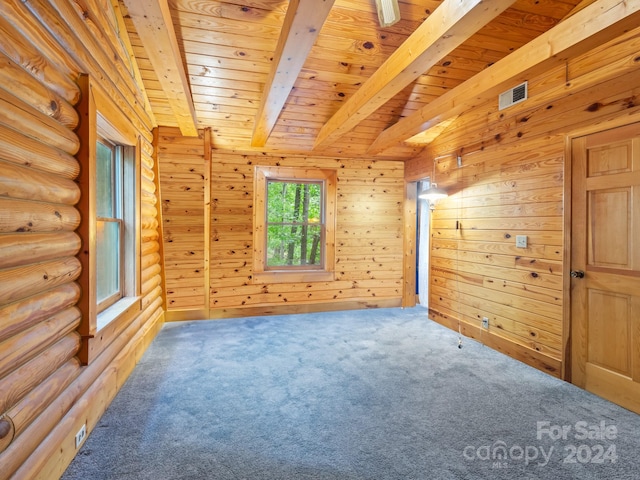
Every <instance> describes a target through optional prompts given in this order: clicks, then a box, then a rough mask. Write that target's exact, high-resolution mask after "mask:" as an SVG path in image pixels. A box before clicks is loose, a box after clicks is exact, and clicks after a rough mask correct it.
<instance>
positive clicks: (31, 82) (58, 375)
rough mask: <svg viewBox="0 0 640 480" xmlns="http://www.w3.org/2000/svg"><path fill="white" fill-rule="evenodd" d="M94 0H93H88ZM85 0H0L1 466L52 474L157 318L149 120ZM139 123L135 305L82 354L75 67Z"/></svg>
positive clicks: (91, 1)
mask: <svg viewBox="0 0 640 480" xmlns="http://www.w3.org/2000/svg"><path fill="white" fill-rule="evenodd" d="M98 3H100V5H98ZM109 11H110V10H109V9H106V8H105V5H104V2H98V0H74V1H71V0H49V1H42V2H22V1H19V0H5V1H3V2H0V479H2V480H4V479H7V478H10V477H11V478H47V479H53V478H58V477H59V476H60V475H61V474H62V472H63V471H64V469H65V468H66V466H67V465H68V463H69V462H70V461H71V459H72V458H73V456H74V455H75V454H76V448H75V444H74V435H75V433H76V432H77V431H78V430H79V428H80V427H81V425H82V424H84V423H86V425H87V429H88V430H89V431H90V430H91V429H92V428H93V427H94V426H95V424H96V422H97V420H98V418H99V417H100V415H101V414H102V412H103V411H104V409H105V408H106V406H107V405H108V404H109V402H110V400H111V399H112V398H113V396H114V395H115V393H116V392H117V391H118V389H119V388H120V386H121V385H122V384H123V383H124V381H125V379H126V378H127V376H128V374H129V373H130V371H131V370H132V368H133V366H134V365H135V363H136V361H137V360H138V359H139V358H140V356H141V355H142V352H143V351H144V349H145V348H146V346H147V345H148V343H149V341H150V339H151V338H153V336H154V335H155V333H156V331H157V329H158V326H159V325H161V322H162V319H163V314H164V312H163V304H162V302H163V301H162V297H161V287H160V283H161V281H160V256H159V253H158V251H159V248H160V243H159V234H158V227H157V218H156V217H157V213H158V212H157V206H156V193H155V192H156V175H155V173H154V170H155V168H156V167H155V163H154V158H153V147H152V140H153V136H152V132H151V127H152V125H151V121H150V119H149V115H148V114H147V112H145V111H144V109H142V108H141V107H140V105H144V102H143V101H141V100H142V94H141V91H140V89H139V87H138V85H136V84H135V81H134V80H133V77H132V75H131V72H130V64H129V60H128V59H129V56H128V54H127V52H126V51H124V50H123V48H122V47H121V44H120V41H119V39H118V37H117V34H116V24H115V22H114V18H113V17H111V16H109V15H108V12H109ZM83 73H84V74H88V75H90V76H92V77H93V79H94V81H97V82H99V83H100V85H101V87H102V88H103V89H104V90H105V91H106V92H107V93H108V94H109V96H110V97H111V98H112V99H113V100H114V102H115V103H116V104H117V105H118V106H119V108H120V109H121V110H122V111H123V112H124V113H125V114H126V116H127V117H128V118H130V119H131V121H132V122H133V124H134V125H136V127H137V129H138V133H139V135H141V137H142V150H143V151H142V163H143V165H142V166H141V172H142V179H141V185H142V186H141V189H142V200H141V221H140V224H141V232H140V237H141V242H142V243H141V245H140V252H141V257H142V258H141V264H142V267H141V268H142V270H141V277H142V278H141V279H140V284H141V286H142V287H141V289H142V300H141V303H142V311H141V314H140V315H139V316H138V317H137V318H135V319H133V321H132V322H131V323H130V324H129V325H127V326H126V328H125V329H124V331H122V333H121V334H120V335H118V336H117V338H116V339H114V340H113V342H112V343H110V344H109V345H108V346H106V348H104V350H103V351H102V353H101V354H100V355H99V356H98V357H97V358H95V359H94V360H93V361H92V362H91V363H90V364H89V365H88V366H81V364H80V361H79V360H78V357H77V354H78V351H79V348H80V345H81V337H80V335H79V333H78V332H77V331H76V330H77V329H78V327H79V325H80V323H81V321H82V318H81V312H80V310H79V308H78V307H77V306H76V304H77V303H78V301H79V299H80V296H81V295H82V289H81V287H80V285H79V284H78V283H77V282H76V280H77V279H78V278H79V276H80V272H81V264H80V261H79V259H78V254H79V252H80V251H81V248H82V246H81V241H80V237H79V236H78V235H77V234H76V233H75V230H76V228H77V227H78V225H79V223H80V220H81V214H80V212H79V210H78V209H77V208H76V207H75V205H76V203H77V202H78V200H79V198H80V195H81V194H82V193H83V192H81V191H80V187H79V185H78V183H76V181H75V179H76V178H77V177H78V174H79V172H80V169H81V168H83V167H84V166H83V165H80V164H79V163H78V161H76V159H75V158H74V155H75V154H76V153H77V152H78V150H79V148H80V144H81V142H84V141H86V139H84V138H79V137H78V135H77V134H76V132H75V131H74V130H75V129H76V127H77V126H78V123H79V117H78V113H77V112H76V109H75V105H76V104H77V103H78V101H79V100H80V89H79V87H78V83H77V81H78V78H79V75H80V74H83Z"/></svg>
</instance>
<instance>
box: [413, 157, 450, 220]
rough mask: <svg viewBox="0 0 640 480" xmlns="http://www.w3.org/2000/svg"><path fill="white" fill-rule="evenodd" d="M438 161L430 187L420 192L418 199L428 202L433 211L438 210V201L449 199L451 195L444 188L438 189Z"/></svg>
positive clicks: (434, 163) (434, 167)
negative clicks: (436, 181)
mask: <svg viewBox="0 0 640 480" xmlns="http://www.w3.org/2000/svg"><path fill="white" fill-rule="evenodd" d="M437 161H438V159H435V160H434V161H433V175H432V176H431V178H430V179H429V186H428V187H427V188H426V189H425V190H423V191H421V192H420V194H419V195H418V198H421V199H423V200H426V201H427V203H428V204H429V209H431V210H433V209H435V208H436V203H437V202H438V200H442V199H443V198H447V197H448V196H449V194H448V193H447V191H446V190H444V189H443V188H438V185H437V184H436V183H435V179H436V163H437Z"/></svg>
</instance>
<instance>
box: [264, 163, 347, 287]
mask: <svg viewBox="0 0 640 480" xmlns="http://www.w3.org/2000/svg"><path fill="white" fill-rule="evenodd" d="M335 192H336V173H335V171H334V170H325V169H305V168H292V167H256V175H255V208H254V220H255V221H254V226H255V228H254V275H253V278H254V281H255V282H258V283H262V282H267V281H278V282H283V281H285V282H296V281H313V280H316V281H326V280H333V278H334V276H333V270H334V266H333V264H334V256H335V254H334V250H335V247H334V245H335V226H334V224H335V203H336V202H335V195H336V193H335ZM276 275H277V276H276Z"/></svg>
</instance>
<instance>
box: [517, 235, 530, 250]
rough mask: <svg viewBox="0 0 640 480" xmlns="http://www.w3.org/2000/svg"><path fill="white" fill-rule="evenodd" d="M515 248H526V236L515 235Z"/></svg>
mask: <svg viewBox="0 0 640 480" xmlns="http://www.w3.org/2000/svg"><path fill="white" fill-rule="evenodd" d="M516 248H527V236H526V235H516Z"/></svg>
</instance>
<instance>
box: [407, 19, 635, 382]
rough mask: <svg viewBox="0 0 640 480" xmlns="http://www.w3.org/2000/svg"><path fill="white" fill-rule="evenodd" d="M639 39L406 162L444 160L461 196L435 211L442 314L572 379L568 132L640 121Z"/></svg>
mask: <svg viewBox="0 0 640 480" xmlns="http://www.w3.org/2000/svg"><path fill="white" fill-rule="evenodd" d="M639 45H640V30H638V29H636V30H634V31H632V32H629V33H628V34H626V35H624V36H623V37H620V38H618V39H616V40H615V41H612V42H610V43H609V44H606V45H602V46H599V47H597V48H595V49H594V50H592V51H590V52H589V53H587V54H585V55H581V56H580V57H577V58H571V59H569V60H568V61H567V63H566V64H562V65H559V66H558V67H557V68H554V69H550V70H549V71H548V72H547V73H546V74H545V75H542V76H539V77H535V78H531V79H529V85H528V86H529V99H528V100H526V101H524V102H522V103H520V104H516V105H514V106H512V107H510V108H508V109H506V110H502V111H498V108H497V104H498V102H497V99H496V100H495V101H494V102H490V103H489V104H486V105H482V106H480V107H478V108H477V109H475V110H474V111H473V112H472V113H470V114H466V115H462V116H460V117H459V118H458V119H457V120H456V121H455V122H454V123H453V124H452V125H451V127H450V128H449V129H448V130H447V131H446V132H444V133H443V134H442V135H441V136H440V137H438V138H437V139H436V140H435V141H434V142H433V143H432V144H431V145H430V147H429V149H428V151H427V152H426V153H425V154H424V155H423V156H421V158H416V159H414V160H413V161H411V162H408V163H407V165H406V173H407V178H408V179H418V178H422V177H429V176H433V173H432V166H433V160H434V159H435V160H436V161H435V163H436V165H435V180H436V182H437V184H438V186H439V187H444V188H446V189H447V190H448V192H449V193H450V194H451V195H450V196H449V198H447V199H446V200H443V201H441V202H439V203H438V206H437V208H436V210H435V211H434V213H433V218H432V225H431V235H432V251H431V267H430V296H429V312H430V316H431V318H433V319H435V320H436V321H438V322H440V323H442V324H444V325H447V326H449V327H451V328H453V329H455V330H458V329H459V328H460V329H461V330H462V332H463V333H465V334H467V335H470V336H472V337H474V338H477V339H479V340H481V341H482V342H484V343H486V344H488V345H490V346H492V347H493V348H496V349H498V350H500V351H503V352H504V353H507V354H509V355H511V356H513V357H515V358H517V359H519V360H522V361H524V362H526V363H529V364H531V365H533V366H535V367H537V368H539V369H541V370H544V371H546V372H549V373H551V374H553V375H556V376H565V377H566V375H565V368H566V367H567V363H568V360H569V357H568V354H567V348H568V345H569V338H568V335H569V332H568V324H567V322H568V320H569V318H568V313H567V302H568V298H569V297H568V294H569V292H568V282H567V274H568V270H569V265H568V262H567V261H565V258H567V257H566V255H567V251H568V248H569V247H570V245H568V243H567V238H568V237H567V233H568V232H567V230H566V227H565V225H566V223H565V222H566V220H567V219H568V218H569V217H568V215H569V212H568V211H567V210H568V209H567V203H566V199H565V194H566V193H565V192H566V191H567V188H568V186H567V185H566V181H567V179H566V176H565V172H566V171H567V170H566V168H567V167H568V165H566V162H567V158H566V150H565V149H566V137H567V135H572V134H576V133H580V132H587V131H594V129H595V130H605V129H607V128H612V127H614V126H618V125H621V124H624V123H630V122H633V121H638V120H639V119H640V117H639V116H638V113H639V112H640V106H638V102H637V98H638V95H639V94H640V87H638V85H640V83H639V82H640V70H639V69H638V62H640V57H638V48H639ZM514 86H515V85H514ZM458 155H460V156H461V158H462V163H461V166H459V165H458V161H457V158H456V157H457V156H458ZM518 235H526V236H527V240H528V245H527V248H516V236H518ZM483 317H486V318H488V319H489V328H488V329H484V328H482V326H481V322H482V319H483Z"/></svg>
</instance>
